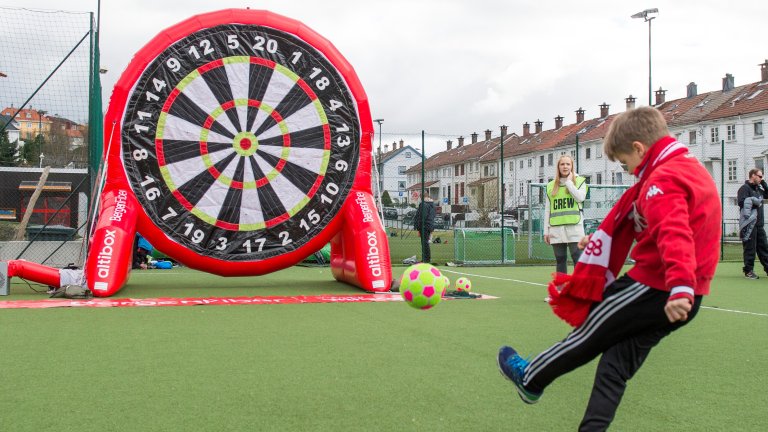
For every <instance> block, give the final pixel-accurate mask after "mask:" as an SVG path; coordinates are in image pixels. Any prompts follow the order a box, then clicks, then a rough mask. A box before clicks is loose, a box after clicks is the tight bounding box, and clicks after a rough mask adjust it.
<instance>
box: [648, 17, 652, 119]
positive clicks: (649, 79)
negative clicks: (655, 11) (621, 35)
mask: <svg viewBox="0 0 768 432" xmlns="http://www.w3.org/2000/svg"><path fill="white" fill-rule="evenodd" d="M651 21H653V18H650V19H648V106H653V104H651V93H652V88H651Z"/></svg>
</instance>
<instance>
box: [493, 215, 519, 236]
mask: <svg viewBox="0 0 768 432" xmlns="http://www.w3.org/2000/svg"><path fill="white" fill-rule="evenodd" d="M500 227H501V215H499V214H497V215H496V216H493V217H492V218H491V228H500ZM504 227H505V228H512V231H513V232H518V231H519V230H520V224H519V223H518V222H517V219H515V218H513V217H512V215H508V214H505V215H504Z"/></svg>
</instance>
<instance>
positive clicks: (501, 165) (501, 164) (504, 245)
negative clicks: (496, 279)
mask: <svg viewBox="0 0 768 432" xmlns="http://www.w3.org/2000/svg"><path fill="white" fill-rule="evenodd" d="M499 147H500V148H501V159H500V160H499V179H500V180H501V184H500V185H499V187H500V190H501V223H500V224H499V225H501V263H502V264H504V260H505V256H506V252H507V243H506V241H505V240H506V238H505V236H504V127H503V126H502V127H501V137H500V138H499Z"/></svg>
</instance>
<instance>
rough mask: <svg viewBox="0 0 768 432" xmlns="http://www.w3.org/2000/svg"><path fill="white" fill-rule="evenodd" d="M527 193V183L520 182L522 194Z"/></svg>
mask: <svg viewBox="0 0 768 432" xmlns="http://www.w3.org/2000/svg"><path fill="white" fill-rule="evenodd" d="M523 195H525V183H523V182H520V196H523Z"/></svg>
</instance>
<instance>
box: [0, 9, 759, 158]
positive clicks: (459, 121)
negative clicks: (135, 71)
mask: <svg viewBox="0 0 768 432" xmlns="http://www.w3.org/2000/svg"><path fill="white" fill-rule="evenodd" d="M96 4H97V3H96V0H68V1H66V2H62V1H60V0H30V1H29V2H27V3H26V4H25V6H26V7H30V8H41V9H62V8H66V9H67V10H76V11H95V10H96ZM0 5H2V6H7V7H17V6H18V4H17V3H16V2H8V1H5V0H0ZM64 5H66V6H64ZM246 6H247V7H251V8H252V9H267V10H270V11H272V12H276V13H279V14H283V15H286V16H288V17H291V18H294V19H297V20H299V21H301V22H303V23H304V24H306V25H307V26H309V27H310V28H312V29H314V30H315V31H316V32H318V33H320V34H321V35H323V36H324V37H326V38H327V39H329V40H330V41H331V42H332V43H333V44H334V45H336V47H337V48H338V49H339V51H340V52H341V53H342V54H343V55H344V56H345V57H346V58H347V60H349V62H350V63H351V64H352V65H353V67H354V68H355V69H356V71H357V74H358V76H359V77H360V80H361V81H362V83H363V86H364V88H365V89H366V92H367V94H368V98H369V101H370V105H371V111H372V114H373V117H374V118H384V124H383V143H391V142H392V141H395V140H400V139H404V140H405V141H406V143H407V144H411V145H413V146H415V147H418V146H420V144H421V143H420V131H421V130H425V131H426V132H427V134H429V138H430V140H429V142H428V146H427V153H428V154H432V153H434V152H435V151H437V150H441V149H443V148H445V141H446V140H447V139H453V140H454V142H455V141H456V137H458V136H460V135H463V136H465V137H466V138H467V141H468V140H469V135H470V134H471V133H472V132H477V133H478V134H480V136H481V137H482V136H483V131H484V130H486V129H491V130H492V131H493V136H498V134H499V125H502V124H506V125H508V126H509V131H510V132H515V133H518V134H520V133H522V124H523V123H524V122H529V123H531V124H532V123H533V122H534V121H536V120H537V119H541V120H542V121H543V122H544V129H550V128H552V127H553V125H554V120H553V118H554V117H556V116H557V115H562V116H564V117H565V122H566V124H567V123H573V122H574V119H575V114H574V111H575V110H576V109H578V108H579V107H583V108H584V109H586V111H587V113H586V116H587V118H593V117H596V116H597V115H598V113H599V108H598V105H599V104H601V103H603V102H606V103H608V104H610V105H611V108H610V109H611V112H612V113H615V112H618V111H623V109H624V106H625V102H624V98H626V97H627V96H628V95H630V94H632V95H634V96H635V97H637V99H638V103H639V104H643V105H644V104H647V103H648V24H647V23H645V22H643V20H642V19H631V18H630V16H631V15H632V14H634V13H636V12H639V11H642V10H644V9H647V8H658V9H659V14H658V17H657V18H656V19H655V20H653V23H652V35H653V88H654V90H656V89H658V88H659V87H663V88H664V89H666V90H667V99H674V98H679V97H684V96H685V87H686V85H687V84H688V83H689V82H691V81H693V82H696V83H697V84H698V89H699V92H706V91H712V90H716V89H718V88H720V86H721V79H722V78H723V76H725V74H726V73H731V74H733V75H734V77H735V81H736V85H741V84H746V83H750V82H755V81H758V80H759V79H760V68H759V66H757V65H758V64H759V63H762V62H763V61H764V60H765V59H766V58H768V45H766V41H768V38H767V37H766V33H765V27H764V25H765V17H766V16H768V1H765V0H760V1H747V0H744V1H739V0H734V1H728V2H724V1H722V0H719V1H715V0H642V1H635V0H629V1H610V0H582V1H566V0H559V1H514V0H473V1H469V0H393V1H385V0H365V1H363V0H325V1H322V0H312V1H309V0H263V1H257V2H255V1H254V2H248V1H239V2H235V1H229V0H219V1H216V2H212V1H210V0H207V1H203V0H162V1H160V0H124V1H117V0H104V1H102V5H101V55H102V57H101V61H102V67H104V68H107V69H109V72H108V73H107V74H105V75H103V76H102V79H103V81H102V84H103V86H104V100H105V109H106V103H107V102H108V100H109V96H110V95H111V92H112V86H113V85H114V83H115V82H116V81H117V79H118V78H119V76H120V74H121V73H122V71H123V70H124V69H125V67H126V66H127V65H128V62H129V61H130V59H131V57H132V56H133V54H134V53H135V52H136V51H138V50H139V49H140V48H141V47H142V46H143V45H144V44H146V43H147V42H148V41H149V40H150V39H151V38H152V37H153V36H155V35H156V34H157V33H158V32H159V31H161V30H162V29H164V28H167V27H169V26H171V25H173V24H176V23H178V22H179V21H182V20H184V19H186V18H188V17H190V16H192V15H195V14H199V13H204V12H209V11H212V10H216V9H225V8H231V7H238V8H239V7H246ZM376 140H378V137H377V138H376Z"/></svg>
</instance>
